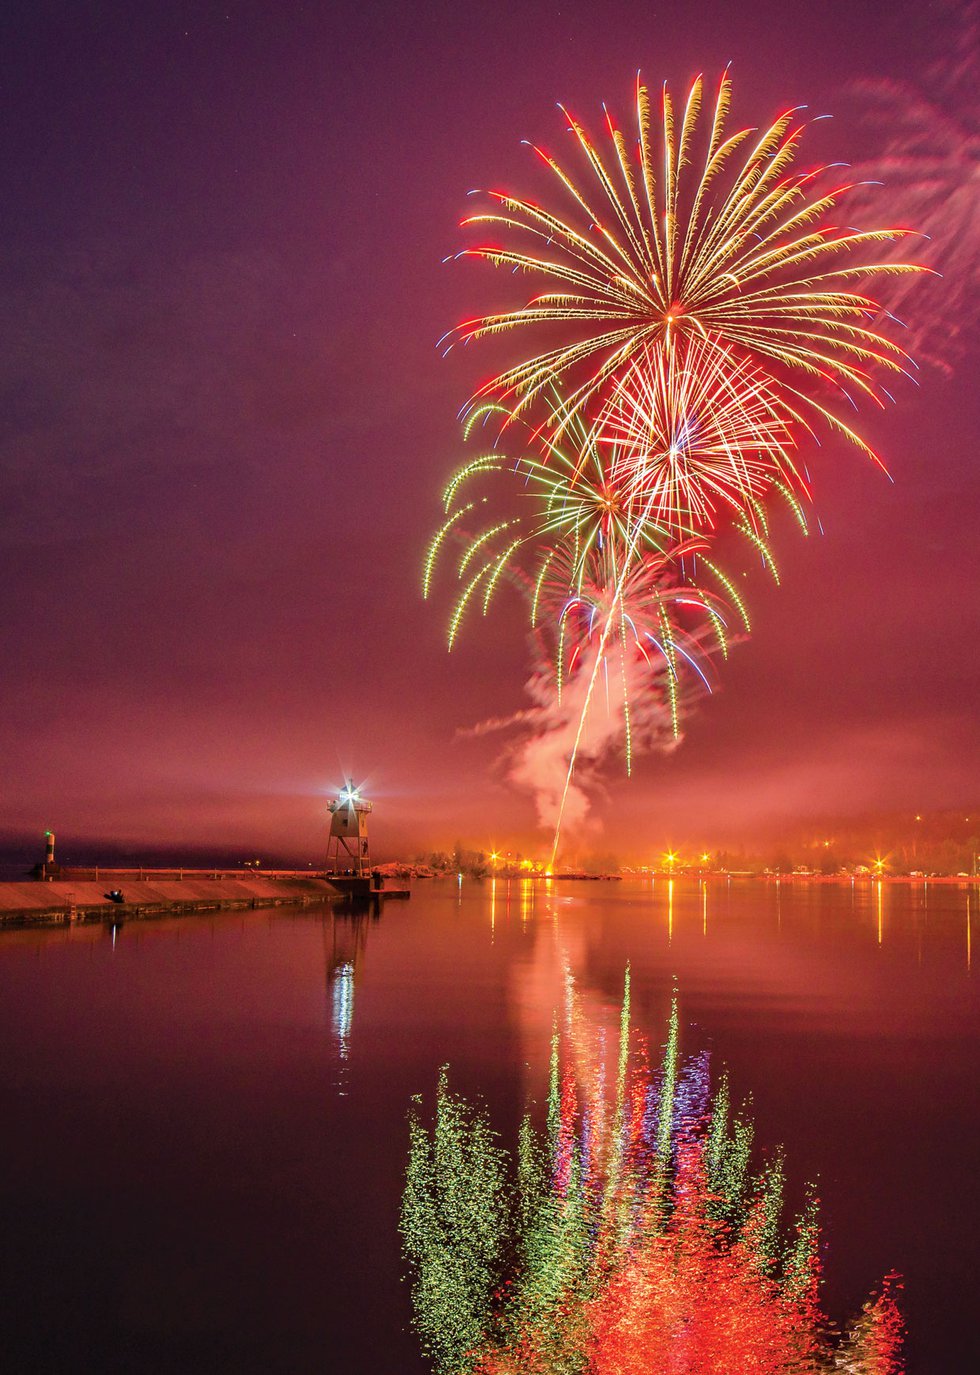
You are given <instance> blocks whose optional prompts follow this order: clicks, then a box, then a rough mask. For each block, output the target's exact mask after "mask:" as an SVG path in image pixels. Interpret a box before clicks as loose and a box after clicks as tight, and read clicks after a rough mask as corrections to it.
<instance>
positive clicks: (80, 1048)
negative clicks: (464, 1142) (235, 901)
mask: <svg viewBox="0 0 980 1375" xmlns="http://www.w3.org/2000/svg"><path fill="white" fill-rule="evenodd" d="M976 906H977V896H976V890H973V892H972V894H971V893H970V892H968V890H967V888H966V887H956V886H950V887H939V886H932V887H929V888H928V889H927V888H924V887H921V886H919V887H905V886H899V885H894V886H887V885H885V886H883V887H877V886H872V885H871V884H868V883H865V884H858V885H856V886H854V887H853V888H852V887H851V886H850V885H843V886H837V885H804V884H798V885H788V884H783V885H781V886H779V887H777V886H776V885H774V884H771V885H768V886H767V885H764V884H761V883H752V882H738V881H732V882H726V881H725V880H723V879H712V880H710V881H708V882H707V883H706V884H705V885H703V886H700V885H699V884H698V883H697V882H696V881H694V880H684V881H682V880H677V881H676V882H674V883H673V884H672V885H671V884H669V883H668V882H667V881H666V880H659V881H658V882H657V883H656V885H652V884H650V883H649V882H646V883H643V884H640V883H626V882H624V883H567V884H561V883H556V884H554V885H547V886H546V885H544V884H533V883H530V882H528V883H523V884H522V883H517V882H512V883H507V882H503V881H499V880H498V881H497V882H496V884H490V883H489V882H487V883H483V884H479V883H475V882H465V883H464V884H463V885H462V887H457V885H456V884H455V883H449V882H438V883H429V884H420V885H418V886H417V888H416V890H415V892H414V895H413V897H412V900H411V901H410V902H408V903H390V904H389V905H388V906H387V907H386V909H385V910H384V911H383V913H382V915H381V916H380V918H378V919H372V918H371V917H370V916H353V915H350V914H348V915H344V914H342V913H339V912H337V911H331V909H330V908H323V909H312V908H307V909H305V910H302V911H290V909H288V908H281V909H278V910H276V911H274V912H248V913H245V914H240V913H234V914H228V915H220V916H202V917H189V918H188V917H185V918H181V919H179V920H172V921H171V920H168V921H162V922H153V923H133V924H130V925H128V926H126V927H124V928H122V929H121V930H120V931H118V932H117V934H116V936H115V938H113V937H112V935H111V934H110V932H109V931H108V930H107V929H105V928H102V927H83V928H79V929H76V930H70V931H60V930H58V931H41V932H6V933H0V1034H2V1038H3V1040H2V1045H3V1054H2V1060H0V1308H2V1310H3V1312H2V1327H0V1342H2V1348H0V1349H2V1350H3V1358H2V1364H3V1367H4V1368H5V1369H10V1370H16V1371H39V1372H41V1371H45V1372H46V1371H66V1372H67V1371H84V1370H89V1369H97V1370H99V1371H103V1372H106V1371H148V1372H153V1371H161V1372H162V1371H168V1372H171V1371H172V1372H177V1371H181V1372H198V1371H225V1370H229V1371H230V1370H234V1371H236V1372H243V1371H264V1372H269V1371H283V1372H286V1371H295V1372H306V1371H310V1372H313V1371H333V1370H344V1371H347V1372H352V1373H353V1375H359V1373H360V1372H365V1375H367V1373H368V1372H370V1373H371V1375H374V1372H378V1375H383V1373H384V1372H394V1371H397V1372H399V1373H400V1375H414V1372H422V1371H424V1370H425V1369H426V1366H425V1364H424V1363H423V1362H422V1361H421V1360H420V1358H419V1355H418V1350H417V1346H416V1342H415V1339H414V1337H413V1335H412V1332H411V1329H410V1318H411V1312H410V1305H409V1295H408V1287H407V1285H406V1284H404V1283H403V1282H402V1281H401V1278H400V1276H401V1272H402V1268H403V1267H402V1264H401V1261H400V1257H399V1248H398V1238H397V1233H396V1221H397V1214H398V1203H399V1197H400V1191H401V1186H402V1175H403V1170H404V1163H405V1155H406V1144H407V1132H406V1122H405V1114H406V1110H407V1107H408V1104H409V1100H410V1098H411V1097H412V1095H413V1094H416V1093H422V1094H423V1095H428V1096H429V1097H430V1098H431V1095H432V1093H433V1091H434V1087H435V1082H436V1076H437V1073H438V1069H439V1066H440V1065H442V1064H444V1063H447V1062H448V1063H449V1064H450V1066H451V1080H452V1083H453V1085H454V1087H456V1088H457V1089H459V1090H461V1091H462V1092H464V1093H466V1094H467V1095H473V1096H476V1095H479V1096H480V1097H482V1099H483V1101H484V1102H485V1103H486V1104H487V1106H488V1108H489V1110H490V1111H491V1113H492V1115H493V1117H494V1121H495V1124H496V1125H497V1126H498V1127H499V1129H500V1130H501V1131H502V1132H503V1134H504V1136H505V1137H511V1136H512V1134H513V1132H514V1131H515V1130H516V1124H517V1122H518V1120H519V1117H520V1114H521V1111H522V1109H523V1106H524V1103H525V1101H526V1099H527V1097H528V1096H529V1095H531V1096H533V1097H534V1098H535V1099H536V1100H538V1101H540V1100H541V1097H542V1094H543V1089H544V1085H545V1076H546V1071H547V1060H548V1051H549V1037H550V1031H551V1022H552V1015H553V1013H554V1011H555V1010H556V1009H557V1008H558V1007H559V1006H560V1004H561V1001H562V998H563V989H564V984H565V979H566V973H568V974H571V975H572V976H573V978H574V980H575V982H576V986H577V989H578V992H579V995H580V997H581V1000H582V1006H583V1008H584V1009H585V1010H586V1012H587V1014H588V1015H589V1017H590V1018H592V1019H593V1020H594V1021H595V1022H597V1023H598V1024H600V1025H603V1024H606V1025H608V1026H609V1027H610V1029H611V1030H612V1028H614V1027H615V1025H616V1017H617V1012H618V1004H619V999H620V996H621V991H622V981H623V971H624V968H625V966H626V963H627V961H629V963H630V965H631V967H632V974H633V992H634V999H633V1008H634V1020H635V1022H636V1023H637V1024H638V1025H639V1026H640V1027H641V1028H643V1029H645V1030H646V1031H647V1033H648V1034H649V1037H650V1040H651V1044H652V1045H653V1046H654V1047H655V1046H656V1045H658V1044H659V1043H660V1042H661V1041H662V1039H663V1031H664V1024H665V1020H666V1017H667V1013H668V1010H669V1005H670V997H671V988H672V984H673V983H674V982H675V981H676V987H677V991H678V997H679V1004H680V1012H681V1020H682V1024H683V1027H684V1031H683V1038H684V1039H683V1047H684V1050H685V1051H696V1050H700V1049H702V1048H704V1047H707V1048H709V1049H710V1050H711V1053H712V1064H713V1067H714V1070H715V1071H716V1072H717V1071H718V1070H719V1069H720V1068H721V1067H722V1066H727V1067H728V1070H729V1073H730V1076H731V1079H732V1083H733V1091H734V1094H735V1096H736V1097H737V1098H741V1097H747V1096H748V1095H750V1094H751V1096H752V1098H753V1112H754V1116H755V1120H756V1126H757V1136H758V1140H759V1142H760V1144H761V1145H762V1146H763V1147H765V1146H773V1145H775V1144H776V1143H779V1142H782V1143H784V1144H785V1147H786V1153H787V1166H788V1173H789V1177H790V1181H791V1184H792V1185H795V1186H796V1188H797V1190H799V1189H801V1188H802V1185H803V1183H804V1181H806V1180H807V1179H814V1180H817V1181H818V1187H819V1192H820V1195H821V1198H822V1201H823V1214H822V1217H823V1224H824V1240H825V1242H826V1252H825V1257H824V1260H825V1273H826V1276H827V1281H826V1285H825V1289H824V1302H825V1305H826V1306H827V1307H828V1308H829V1309H830V1311H831V1313H832V1314H833V1315H834V1316H835V1317H837V1318H838V1319H843V1318H846V1317H847V1316H848V1315H850V1314H851V1313H853V1312H854V1311H855V1310H856V1309H857V1308H858V1307H859V1306H860V1303H861V1302H862V1300H863V1299H864V1298H865V1297H866V1295H867V1294H868V1292H869V1291H870V1290H871V1289H872V1288H873V1287H874V1286H875V1285H876V1284H877V1283H878V1281H879V1280H880V1278H881V1276H882V1275H884V1274H885V1273H886V1272H887V1271H889V1270H892V1269H894V1270H898V1271H899V1272H901V1274H902V1275H904V1277H905V1284H906V1289H905V1294H904V1308H905V1312H906V1315H907V1318H908V1324H909V1329H910V1335H909V1344H908V1361H909V1370H910V1371H911V1372H913V1375H925V1373H926V1372H928V1373H929V1375H933V1373H935V1375H956V1373H957V1372H960V1371H963V1372H966V1371H970V1370H973V1369H977V1368H980V1351H978V1347H977V1342H976V1335H975V1334H976V1329H977V1320H976V1318H975V1317H974V1312H973V1310H974V1293H975V1284H974V1273H975V1247H974V1235H975V1227H976V1222H977V1210H976V1178H977V1173H976V1172H977V1153H976V1137H977V1126H978V1118H980V1108H978V1101H977V1095H976V1084H977V1073H976V1071H977V1060H978V1045H980V1038H978V1034H977V1033H978V1017H977V1012H978V1009H977V987H976V971H975V970H973V969H971V960H972V955H971V937H972V936H974V935H975V934H976V932H975V930H972V931H971V925H973V926H975V923H976Z"/></svg>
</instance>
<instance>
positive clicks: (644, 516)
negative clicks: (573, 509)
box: [548, 494, 673, 873]
mask: <svg viewBox="0 0 980 1375" xmlns="http://www.w3.org/2000/svg"><path fill="white" fill-rule="evenodd" d="M655 500H656V496H655V494H654V495H651V496H650V497H649V498H648V500H647V504H646V507H645V508H644V510H643V512H642V513H641V514H640V515H639V516H638V517H637V520H636V526H635V528H634V531H633V533H632V535H631V537H630V542H629V544H628V546H627V549H626V553H625V555H624V557H623V561H622V571H621V573H620V575H619V578H618V580H617V582H616V587H615V592H614V594H613V601H612V606H611V607H610V608H609V614H608V616H607V617H606V623H605V625H604V626H603V628H602V634H601V636H600V638H599V644H598V646H597V648H596V656H595V663H594V664H593V666H592V674H591V677H590V679H589V686H588V689H587V691H586V694H585V701H584V703H583V704H582V714H581V716H580V717H579V723H578V730H577V731H576V732H575V740H574V742H573V744H572V752H571V754H570V755H569V758H568V772H567V773H566V775H565V786H564V788H563V789H562V794H561V802H560V803H559V805H558V819H557V821H556V822H555V838H554V840H553V842H552V846H551V859H550V861H549V863H548V869H549V871H550V872H552V873H553V872H554V868H555V864H556V862H557V859H558V842H559V840H560V838H561V823H562V817H563V816H564V813H565V800H566V798H567V797H568V789H569V788H570V786H571V782H572V773H573V772H574V770H575V759H576V756H577V755H578V750H579V745H580V744H581V743H582V732H583V731H584V729H585V720H586V716H587V715H588V711H589V706H590V704H591V702H592V694H593V692H594V691H595V684H596V678H597V676H598V673H599V665H600V663H601V662H602V656H603V653H604V650H605V645H606V640H607V639H608V637H609V631H610V628H611V626H612V623H613V617H614V616H615V614H616V609H617V607H618V606H619V605H620V604H621V601H622V596H623V587H624V586H625V584H626V579H627V578H628V577H629V575H630V573H631V572H632V571H633V560H634V558H635V556H636V550H637V547H638V545H639V543H640V540H641V538H642V532H643V528H644V526H645V525H646V524H647V522H648V521H649V519H650V512H651V510H652V508H653V504H654V502H655ZM670 667H671V668H673V665H672V664H671V665H670Z"/></svg>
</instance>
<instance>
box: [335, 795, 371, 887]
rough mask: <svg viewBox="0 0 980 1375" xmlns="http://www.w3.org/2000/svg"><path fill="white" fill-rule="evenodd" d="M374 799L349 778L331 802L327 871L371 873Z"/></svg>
mask: <svg viewBox="0 0 980 1375" xmlns="http://www.w3.org/2000/svg"><path fill="white" fill-rule="evenodd" d="M371 805H372V804H371V803H370V802H368V801H367V800H366V798H363V797H362V796H361V794H360V792H359V791H358V789H357V788H356V787H355V786H354V783H353V780H352V779H348V780H347V782H346V783H345V784H344V786H343V787H342V788H341V790H340V792H339V793H338V794H337V796H336V797H335V798H334V800H333V801H332V802H331V803H330V804H329V806H328V808H327V810H328V811H329V812H330V838H329V839H328V841H327V875H328V876H330V875H333V874H337V875H348V876H350V877H353V878H363V877H366V876H368V875H370V873H371V851H370V848H369V846H368V817H369V816H370V814H371Z"/></svg>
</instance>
